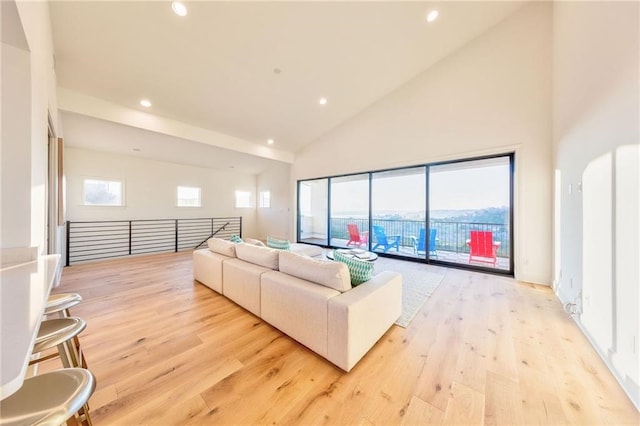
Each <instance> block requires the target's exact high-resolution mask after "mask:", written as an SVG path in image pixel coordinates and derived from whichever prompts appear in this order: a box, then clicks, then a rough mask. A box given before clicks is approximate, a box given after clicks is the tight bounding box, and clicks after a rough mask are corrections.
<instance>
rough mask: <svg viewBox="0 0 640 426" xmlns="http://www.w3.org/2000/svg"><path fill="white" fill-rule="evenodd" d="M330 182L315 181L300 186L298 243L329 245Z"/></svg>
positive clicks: (301, 183)
mask: <svg viewBox="0 0 640 426" xmlns="http://www.w3.org/2000/svg"><path fill="white" fill-rule="evenodd" d="M328 199H329V180H328V179H314V180H307V181H304V182H300V183H299V185H298V213H299V214H298V241H301V242H304V243H311V244H320V245H327V239H328V237H329V230H328V226H327V224H328V220H329V206H328V205H327V200H328Z"/></svg>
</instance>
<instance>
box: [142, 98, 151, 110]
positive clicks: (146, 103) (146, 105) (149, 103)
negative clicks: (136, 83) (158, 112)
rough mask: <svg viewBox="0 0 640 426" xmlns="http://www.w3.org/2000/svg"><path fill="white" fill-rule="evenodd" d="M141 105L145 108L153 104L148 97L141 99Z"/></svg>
mask: <svg viewBox="0 0 640 426" xmlns="http://www.w3.org/2000/svg"><path fill="white" fill-rule="evenodd" d="M140 105H142V106H143V107H145V108H149V107H150V106H151V102H149V100H148V99H143V100H141V101H140Z"/></svg>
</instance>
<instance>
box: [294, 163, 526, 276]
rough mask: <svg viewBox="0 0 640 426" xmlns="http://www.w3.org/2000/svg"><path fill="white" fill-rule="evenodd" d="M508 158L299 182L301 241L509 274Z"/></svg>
mask: <svg viewBox="0 0 640 426" xmlns="http://www.w3.org/2000/svg"><path fill="white" fill-rule="evenodd" d="M513 168H514V156H513V154H505V155H499V156H495V157H487V158H475V159H466V160H457V161H450V162H446V163H434V164H427V165H421V166H414V167H405V168H399V169H393V170H383V171H372V172H367V173H357V174H353V175H344V176H335V177H327V178H322V179H310V180H302V181H299V182H298V241H300V242H306V243H311V244H317V245H322V246H329V247H348V248H359V249H363V250H370V251H373V252H376V253H378V254H380V255H383V256H394V257H401V258H404V259H414V260H424V261H426V262H429V263H438V264H445V265H459V266H464V267H467V268H471V269H483V270H488V271H495V272H502V273H505V274H511V275H512V274H513Z"/></svg>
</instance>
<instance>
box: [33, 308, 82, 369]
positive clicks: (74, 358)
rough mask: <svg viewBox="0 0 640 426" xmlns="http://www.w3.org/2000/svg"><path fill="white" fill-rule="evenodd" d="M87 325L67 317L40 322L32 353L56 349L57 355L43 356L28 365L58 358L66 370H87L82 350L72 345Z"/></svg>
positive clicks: (77, 319)
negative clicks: (79, 368) (72, 368)
mask: <svg viewBox="0 0 640 426" xmlns="http://www.w3.org/2000/svg"><path fill="white" fill-rule="evenodd" d="M86 327H87V323H86V322H85V320H83V319H82V318H78V317H68V318H57V319H52V320H46V321H42V322H41V323H40V330H38V337H36V341H35V344H34V346H33V353H34V354H36V353H40V352H44V351H46V350H48V349H51V348H54V347H56V346H57V347H58V353H53V354H50V355H47V356H43V357H40V358H37V359H34V360H31V361H30V362H29V365H33V364H37V363H40V362H43V361H46V360H49V359H52V358H56V357H57V356H60V358H61V360H62V365H63V366H64V367H66V368H71V367H82V368H87V367H86V366H87V363H86V361H85V359H84V356H83V354H82V349H81V348H79V347H76V345H75V343H73V339H74V337H76V336H78V334H80V333H81V332H82V331H83V330H84V329H85V328H86Z"/></svg>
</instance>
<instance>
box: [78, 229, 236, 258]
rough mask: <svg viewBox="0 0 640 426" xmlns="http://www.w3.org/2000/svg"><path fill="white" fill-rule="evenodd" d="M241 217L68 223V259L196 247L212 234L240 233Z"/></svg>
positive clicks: (109, 256)
mask: <svg viewBox="0 0 640 426" xmlns="http://www.w3.org/2000/svg"><path fill="white" fill-rule="evenodd" d="M241 233H242V217H215V218H213V217H212V218H200V219H150V220H110V221H92V222H70V221H69V222H67V259H66V260H67V261H66V265H67V266H69V265H71V264H73V263H79V262H85V261H91V260H99V259H106V258H111V257H123V256H131V255H139V254H150V253H166V252H177V251H180V250H190V249H193V248H197V247H198V246H199V245H201V243H203V242H204V241H206V240H207V239H208V238H209V236H211V235H213V234H215V235H216V236H218V237H221V238H229V237H230V236H232V235H234V234H235V235H241Z"/></svg>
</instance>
